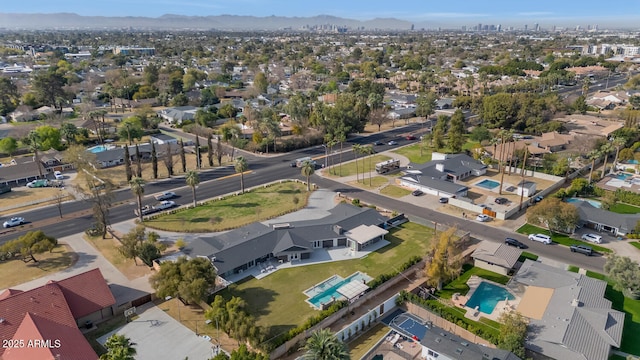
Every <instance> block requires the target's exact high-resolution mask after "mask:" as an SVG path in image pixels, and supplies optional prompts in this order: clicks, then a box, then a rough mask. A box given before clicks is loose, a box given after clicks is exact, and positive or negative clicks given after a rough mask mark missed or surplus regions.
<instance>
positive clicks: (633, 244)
mask: <svg viewBox="0 0 640 360" xmlns="http://www.w3.org/2000/svg"><path fill="white" fill-rule="evenodd" d="M630 244H631V245H632V246H635V247H636V248H638V249H640V242H637V241H632V242H630Z"/></svg>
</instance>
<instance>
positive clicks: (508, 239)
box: [504, 238, 527, 249]
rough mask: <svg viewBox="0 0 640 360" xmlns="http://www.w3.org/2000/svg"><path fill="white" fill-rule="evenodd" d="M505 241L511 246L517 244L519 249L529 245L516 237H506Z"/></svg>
mask: <svg viewBox="0 0 640 360" xmlns="http://www.w3.org/2000/svg"><path fill="white" fill-rule="evenodd" d="M504 243H505V244H507V245H509V246H515V247H517V248H518V249H526V248H527V245H525V244H523V243H521V242H520V241H518V240H516V239H514V238H506V239H504Z"/></svg>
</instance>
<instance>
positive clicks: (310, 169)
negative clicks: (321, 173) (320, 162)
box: [300, 161, 316, 191]
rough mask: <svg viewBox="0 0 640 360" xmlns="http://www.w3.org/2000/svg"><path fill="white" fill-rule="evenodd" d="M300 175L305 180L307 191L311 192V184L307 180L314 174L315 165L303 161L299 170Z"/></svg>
mask: <svg viewBox="0 0 640 360" xmlns="http://www.w3.org/2000/svg"><path fill="white" fill-rule="evenodd" d="M300 171H301V172H302V175H303V176H304V177H306V178H307V191H311V183H310V182H309V178H310V177H311V175H313V173H314V172H316V164H314V163H313V162H311V161H305V162H304V163H303V164H302V169H301V170H300Z"/></svg>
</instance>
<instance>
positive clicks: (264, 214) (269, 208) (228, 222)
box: [144, 182, 309, 232]
mask: <svg viewBox="0 0 640 360" xmlns="http://www.w3.org/2000/svg"><path fill="white" fill-rule="evenodd" d="M308 197H309V193H308V192H307V188H306V185H304V184H301V183H296V182H284V183H278V184H275V185H272V186H268V187H261V188H257V189H253V190H251V191H250V192H245V193H244V194H242V195H238V196H228V197H226V198H224V199H222V200H216V201H212V202H209V203H207V204H204V205H200V206H198V207H196V208H191V209H186V210H183V211H178V212H175V213H171V214H168V215H160V216H158V217H156V218H152V219H150V220H147V221H145V222H144V224H145V225H146V226H148V227H150V228H153V229H159V230H166V231H179V232H212V231H221V230H225V229H233V228H237V227H240V226H243V225H246V224H249V223H252V222H255V221H262V220H265V219H270V218H273V217H276V216H280V215H283V214H286V213H290V212H292V211H296V210H299V209H301V208H303V207H305V206H306V205H307V199H308ZM295 199H297V200H295Z"/></svg>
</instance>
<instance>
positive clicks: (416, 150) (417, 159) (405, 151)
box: [393, 143, 431, 164]
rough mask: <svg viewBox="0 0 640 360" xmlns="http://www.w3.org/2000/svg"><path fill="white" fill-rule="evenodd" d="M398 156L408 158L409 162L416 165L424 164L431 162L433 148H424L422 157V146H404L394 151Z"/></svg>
mask: <svg viewBox="0 0 640 360" xmlns="http://www.w3.org/2000/svg"><path fill="white" fill-rule="evenodd" d="M393 152H394V153H396V154H399V155H402V156H406V157H407V158H408V159H409V161H411V162H412V163H416V164H424V163H426V162H427V161H431V148H430V147H428V146H422V155H420V144H419V143H418V144H413V145H409V146H404V147H401V148H399V149H396V150H394V151H393Z"/></svg>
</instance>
